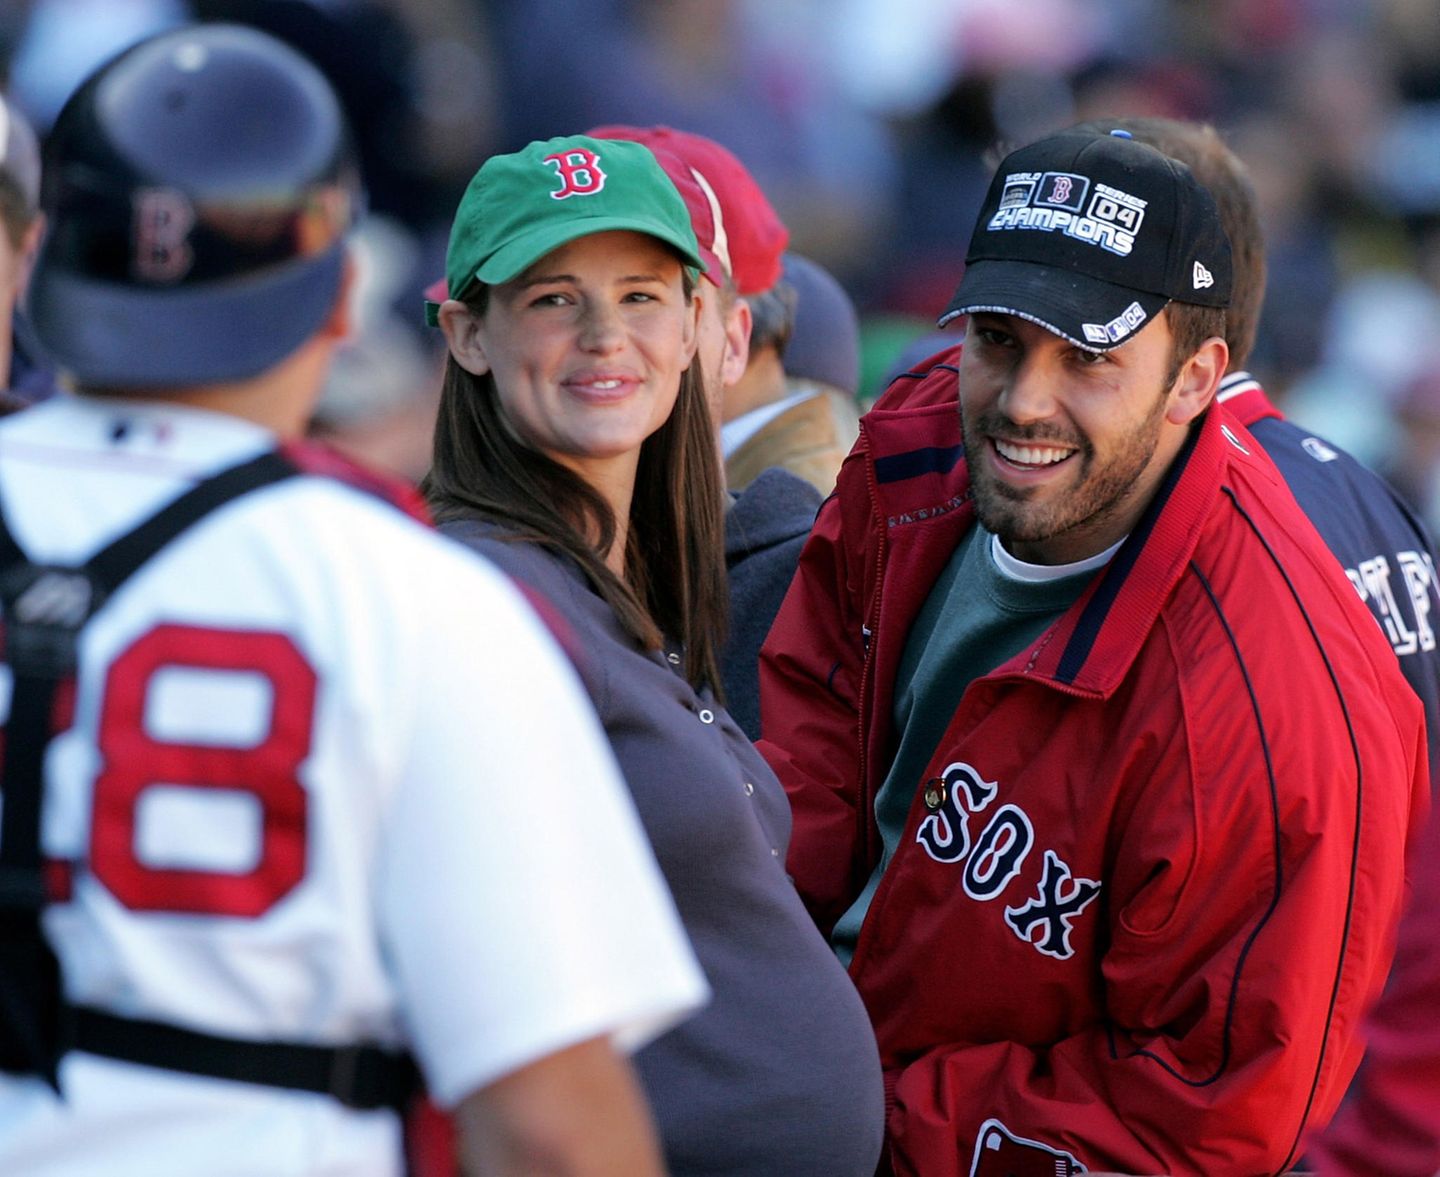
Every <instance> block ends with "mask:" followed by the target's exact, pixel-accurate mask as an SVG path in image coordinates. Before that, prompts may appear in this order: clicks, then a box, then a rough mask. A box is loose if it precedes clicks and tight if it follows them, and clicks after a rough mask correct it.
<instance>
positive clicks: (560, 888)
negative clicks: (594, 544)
mask: <svg viewBox="0 0 1440 1177" xmlns="http://www.w3.org/2000/svg"><path fill="white" fill-rule="evenodd" d="M458 563H459V562H458V561H457V564H458ZM464 563H465V564H466V567H465V568H462V569H461V573H462V574H463V575H455V574H450V575H447V577H446V579H447V580H448V581H449V582H450V583H449V584H448V585H445V586H440V587H439V589H438V591H436V592H432V593H427V594H425V595H426V596H427V597H428V598H430V599H429V600H427V601H425V602H423V603H422V602H419V601H417V602H414V606H413V607H416V608H426V607H429V608H444V609H446V611H447V612H448V613H450V614H452V615H451V616H449V617H447V618H446V619H445V620H446V624H444V625H443V626H442V625H439V624H434V623H438V622H439V621H441V618H438V617H433V616H432V617H430V618H429V621H430V622H432V624H429V625H426V626H424V627H422V628H423V632H421V633H420V637H419V640H420V641H421V642H422V643H424V644H429V643H433V645H431V646H430V648H428V649H425V650H424V651H423V654H422V656H421V657H419V658H417V659H416V662H418V663H419V664H421V665H422V666H425V665H428V669H426V670H425V671H424V673H423V674H422V675H421V676H420V678H421V681H419V682H417V683H415V684H413V686H414V689H415V696H414V698H413V699H407V700H405V702H404V707H405V709H406V714H408V715H409V716H410V717H411V718H412V719H413V725H414V726H413V737H412V740H411V746H410V756H409V770H408V772H407V774H406V779H405V780H404V781H402V783H401V785H400V788H399V790H398V791H397V793H396V794H395V796H394V797H393V799H392V801H391V804H390V807H389V813H388V814H387V815H386V818H385V820H384V822H383V824H382V828H381V832H380V837H381V839H382V845H381V847H380V851H379V862H380V872H379V879H378V884H377V885H378V888H379V890H378V896H377V903H378V906H379V912H378V916H379V922H380V929H381V935H382V940H383V944H384V946H385V950H386V952H387V953H388V954H389V955H390V957H391V958H392V962H393V968H394V971H395V974H396V985H397V988H398V991H399V994H400V1003H401V1010H402V1017H403V1019H404V1021H405V1022H406V1025H407V1028H408V1031H409V1035H410V1038H411V1041H412V1045H413V1047H414V1050H415V1052H416V1055H417V1057H418V1060H419V1062H420V1066H421V1069H422V1071H423V1072H424V1073H425V1076H426V1079H427V1081H428V1083H429V1087H430V1092H431V1094H432V1096H433V1097H434V1098H435V1100H436V1101H437V1102H438V1103H440V1104H441V1105H442V1106H447V1107H448V1106H453V1105H455V1104H457V1103H458V1102H459V1101H460V1100H462V1099H463V1098H464V1097H466V1096H467V1095H469V1094H470V1093H471V1092H472V1091H475V1090H477V1089H479V1088H481V1087H484V1086H486V1085H487V1084H489V1083H491V1082H493V1081H494V1080H496V1079H498V1078H500V1077H501V1076H503V1075H504V1074H506V1073H508V1072H510V1071H512V1070H515V1069H518V1068H520V1067H522V1066H525V1065H527V1064H528V1063H531V1062H534V1061H536V1060H538V1059H540V1058H542V1057H544V1056H545V1055H547V1054H551V1053H553V1052H555V1051H557V1050H560V1049H563V1048H565V1047H567V1046H571V1045H574V1044H575V1043H577V1042H580V1041H584V1040H585V1039H587V1038H591V1037H595V1036H597V1035H601V1034H607V1033H608V1034H610V1035H611V1036H612V1037H613V1039H614V1040H615V1041H616V1042H617V1044H618V1045H619V1046H620V1047H621V1048H623V1049H627V1050H630V1049H635V1048H636V1047H638V1046H640V1045H643V1044H644V1043H645V1042H647V1041H648V1040H649V1039H650V1038H652V1037H653V1036H655V1035H657V1034H658V1033H660V1032H661V1031H663V1030H665V1029H667V1028H669V1027H670V1026H671V1025H673V1024H674V1023H675V1022H676V1021H678V1020H680V1019H681V1018H683V1017H685V1016H687V1015H688V1014H689V1013H690V1012H692V1011H693V1010H695V1009H696V1008H698V1007H699V1006H700V1005H702V1004H703V1003H704V1002H705V1000H706V999H707V998H708V996H709V990H708V987H707V985H706V982H705V980H704V977H703V974H702V973H701V970H700V967H699V965H698V964H697V962H696V961H695V958H694V955H693V953H692V951H691V949H690V946H689V942H688V940H687V939H686V937H685V933H684V930H683V928H682V927H681V924H680V920H679V916H678V914H677V913H676V911H675V907H674V904H673V901H672V900H671V898H670V894H669V891H668V889H667V888H666V885H665V882H664V879H663V878H662V876H661V874H660V870H659V867H658V866H657V865H656V862H655V859H654V856H653V854H652V852H651V850H650V847H649V843H648V841H647V840H646V837H645V834H644V831H643V829H642V827H641V825H640V821H639V818H638V816H637V815H636V813H635V810H634V807H633V804H632V803H631V800H630V796H629V793H628V790H627V789H626V787H625V784H624V782H623V779H622V778H621V775H620V771H619V769H618V767H617V765H616V763H615V760H614V757H613V755H612V754H611V751H610V747H609V743H608V741H607V740H606V737H605V734H604V732H603V731H602V730H601V728H600V725H599V722H598V720H597V719H596V717H595V714H594V711H593V710H592V709H591V706H590V703H589V700H588V698H587V697H586V695H585V693H584V689H583V687H582V686H581V685H580V682H579V680H578V677H577V676H576V674H575V672H574V670H573V668H572V667H571V666H570V664H569V662H568V661H567V660H566V659H565V658H564V656H563V655H562V654H561V652H560V651H559V649H558V648H557V646H556V644H555V643H554V641H553V640H552V638H551V637H550V635H549V633H548V632H547V631H546V630H545V629H544V627H543V626H542V624H541V623H540V622H539V621H538V619H537V618H536V617H535V615H534V613H533V611H532V610H531V609H530V608H529V606H528V605H527V604H526V603H525V602H524V600H523V598H522V597H521V595H520V594H519V592H518V591H517V590H516V589H515V588H514V587H513V586H512V585H510V584H509V582H508V581H506V580H505V579H504V578H503V577H502V576H501V575H500V574H499V573H498V572H496V571H495V570H494V569H493V568H491V567H490V566H489V565H486V564H483V563H481V562H480V561H478V560H472V559H470V558H469V557H468V556H467V557H466V559H465V561H464ZM448 571H449V569H448V566H447V572H448ZM437 631H443V633H439V634H438V640H437ZM412 632H413V631H412ZM427 635H429V636H428V637H427Z"/></svg>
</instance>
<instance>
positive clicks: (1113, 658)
mask: <svg viewBox="0 0 1440 1177" xmlns="http://www.w3.org/2000/svg"><path fill="white" fill-rule="evenodd" d="M1230 269H1231V263H1230V256H1229V250H1228V247H1227V245H1226V242H1225V238H1224V234H1223V231H1222V229H1221V226H1220V220H1219V215H1218V212H1217V211H1216V209H1215V205H1214V202H1213V200H1212V199H1211V198H1210V196H1209V195H1208V194H1207V193H1206V192H1205V190H1204V189H1203V188H1202V187H1200V186H1199V185H1198V184H1197V183H1196V182H1195V180H1194V178H1193V176H1192V175H1191V174H1190V172H1189V171H1188V169H1186V168H1185V167H1184V166H1183V165H1180V164H1178V163H1175V162H1174V161H1171V160H1169V159H1167V158H1166V157H1165V156H1163V155H1161V154H1160V153H1158V152H1156V151H1155V150H1153V149H1152V148H1149V147H1146V146H1144V145H1141V144H1138V143H1135V142H1133V141H1132V140H1130V139H1129V138H1127V137H1123V136H1110V135H1094V134H1088V133H1067V134H1061V135H1056V136H1052V137H1050V138H1047V139H1044V140H1041V141H1040V142H1038V143H1036V144H1033V145H1031V146H1029V147H1026V148H1023V149H1021V150H1020V151H1017V152H1015V153H1013V154H1012V155H1010V156H1009V157H1007V159H1006V160H1005V161H1004V162H1003V163H1002V164H1001V166H1000V170H999V172H998V174H997V175H996V177H995V179H994V181H993V183H992V185H991V188H990V191H989V193H988V195H987V198H986V201H985V204H984V206H983V208H982V211H981V214H980V219H979V221H978V223H977V226H976V230H975V233H974V236H973V238H972V241H971V247H970V252H969V256H968V258H967V269H966V273H965V277H964V279H963V281H962V282H961V284H960V288H959V291H958V292H957V295H956V297H955V300H954V302H953V303H952V304H951V307H950V308H949V310H948V311H947V314H946V319H947V320H948V319H949V318H952V317H954V316H956V315H962V314H963V315H969V316H970V320H969V324H968V329H967V334H966V341H965V344H964V346H963V349H961V350H960V351H959V352H958V354H957V353H955V352H950V353H945V354H943V355H942V356H940V357H939V358H938V360H937V361H936V362H935V363H934V364H933V366H932V367H931V368H930V370H929V371H928V372H925V373H913V374H909V375H906V376H903V377H901V378H900V379H899V380H898V381H897V382H896V384H895V385H894V386H892V388H891V389H890V390H889V392H887V393H886V395H885V396H884V397H882V398H881V401H880V402H879V404H877V406H876V409H875V410H874V411H872V413H871V414H870V416H869V417H868V418H867V422H866V426H865V429H864V431H863V433H862V437H861V441H860V444H859V446H858V447H857V451H856V454H855V457H854V458H853V459H852V460H851V461H848V462H847V463H846V465H845V467H844V468H843V469H842V472H841V478H840V481H839V484H838V485H837V488H836V495H835V496H834V498H832V499H831V500H830V501H829V502H827V503H826V505H825V506H824V507H823V508H822V510H821V514H820V517H819V519H818V520H817V524H816V530H815V533H814V534H813V535H812V538H811V540H810V543H809V544H808V545H807V547H806V550H805V552H804V554H803V556H802V558H801V564H800V569H799V571H798V573H797V577H796V582H795V584H794V585H793V586H792V588H791V591H790V593H789V595H788V596H787V598H786V601H785V604H784V606H783V607H782V609H781V612H780V615H779V617H778V618H777V621H776V624H775V628H774V630H773V631H772V633H771V636H770V638H769V640H768V642H767V644H766V649H765V653H764V662H763V665H762V697H763V710H764V723H765V734H766V738H767V741H766V743H765V744H764V745H762V746H763V747H764V748H765V750H766V751H767V754H768V755H769V757H770V759H771V763H772V764H773V765H774V766H775V767H776V769H777V771H778V772H779V773H780V775H781V778H782V780H784V781H785V784H786V787H787V791H788V792H789V794H790V797H791V801H792V804H793V806H794V808H795V833H794V837H793V839H792V843H791V854H790V862H789V865H790V870H791V873H792V874H793V875H794V877H795V879H796V884H797V886H798V887H799V888H800V890H801V892H802V894H803V895H805V897H806V899H807V901H808V903H809V904H810V906H811V910H812V911H813V912H814V914H815V915H816V918H817V920H818V921H819V922H820V924H821V926H822V928H823V929H824V930H825V931H826V932H827V933H829V934H831V935H832V939H833V941H834V942H835V944H836V947H837V950H838V951H840V952H841V953H842V955H844V956H845V957H846V958H847V959H849V960H850V971H851V976H852V977H853V979H854V980H855V982H856V985H857V987H858V988H859V990H860V992H861V994H862V996H863V997H864V998H865V1001H866V1003H867V1006H868V1008H869V1009H870V1012H871V1015H872V1018H873V1019H874V1022H875V1027H876V1033H877V1036H878V1038H879V1042H880V1048H881V1060H882V1063H883V1064H884V1066H885V1068H886V1080H887V1091H888V1092H889V1094H890V1096H891V1111H890V1115H889V1121H888V1128H889V1141H890V1144H889V1155H890V1160H891V1163H892V1165H893V1167H894V1169H895V1171H896V1172H897V1173H903V1174H912V1173H923V1174H925V1175H926V1177H931V1175H936V1177H944V1175H945V1174H952V1173H969V1174H972V1175H973V1174H991V1173H1009V1172H1022V1171H1035V1172H1040V1171H1043V1172H1045V1173H1047V1174H1049V1173H1069V1172H1079V1171H1084V1170H1089V1171H1094V1170H1097V1169H1111V1170H1119V1171H1126V1172H1132V1173H1156V1172H1165V1173H1168V1174H1173V1175H1176V1177H1183V1175H1192V1174H1213V1173H1220V1172H1234V1173H1260V1172H1278V1171H1280V1170H1282V1169H1284V1168H1285V1167H1287V1165H1288V1164H1289V1163H1291V1161H1293V1159H1294V1157H1295V1156H1296V1155H1297V1153H1298V1149H1299V1146H1300V1142H1301V1139H1302V1137H1303V1134H1304V1133H1305V1132H1306V1131H1307V1129H1308V1128H1309V1127H1310V1126H1311V1125H1312V1124H1314V1123H1319V1122H1323V1121H1324V1120H1325V1119H1326V1118H1328V1117H1329V1115H1330V1114H1331V1113H1332V1112H1333V1110H1334V1108H1335V1105H1336V1104H1337V1102H1338V1101H1339V1099H1340V1096H1341V1093H1342V1092H1343V1090H1344V1087H1345V1085H1346V1083H1347V1082H1348V1081H1349V1077H1350V1075H1351V1074H1352V1073H1353V1071H1354V1069H1355V1066H1356V1063H1357V1062H1358V1059H1359V1055H1360V1044H1359V1040H1358V1038H1357V1035H1356V1024H1355V1023H1356V1020H1357V1017H1358V1013H1359V1010H1360V1009H1361V1008H1362V1007H1363V1005H1364V1003H1365V1002H1366V1001H1367V1000H1368V999H1369V998H1370V997H1372V996H1373V995H1374V994H1375V993H1376V992H1378V990H1379V988H1380V985H1381V982H1382V980H1383V977H1384V973H1385V969H1386V967H1387V965H1388V963H1389V948H1388V945H1389V944H1390V942H1391V939H1390V938H1391V935H1392V930H1393V928H1394V926H1395V922H1396V916H1397V913H1398V910H1399V906H1400V902H1401V897H1402V891H1403V880H1402V877H1401V874H1402V872H1401V867H1400V863H1401V860H1402V857H1403V852H1404V848H1405V844H1406V840H1407V837H1408V836H1409V834H1410V831H1411V830H1412V828H1413V825H1414V822H1415V814H1416V813H1417V812H1419V811H1421V810H1422V809H1423V807H1424V805H1425V802H1426V791H1427V773H1426V764H1425V750H1424V726H1423V718H1422V715H1421V708H1420V704H1419V702H1418V700H1417V699H1416V698H1415V696H1414V694H1413V692H1411V691H1410V689H1409V688H1408V686H1407V685H1406V684H1405V682H1404V680H1403V678H1402V677H1401V676H1400V674H1399V671H1398V669H1397V667H1396V663H1395V659H1394V657H1393V655H1392V654H1391V653H1390V651H1389V649H1388V647H1387V645H1386V643H1385V642H1384V640H1383V638H1382V636H1381V635H1380V633H1379V632H1378V630H1377V629H1376V627H1375V624H1374V622H1373V621H1372V620H1371V618H1370V616H1369V614H1368V613H1367V612H1366V610H1365V608H1364V606H1363V605H1362V604H1361V603H1360V601H1359V600H1358V599H1357V597H1356V595H1355V593H1354V591H1353V589H1352V588H1351V587H1350V585H1349V584H1348V582H1347V581H1346V580H1345V578H1344V577H1343V575H1342V574H1341V571H1340V569H1339V568H1338V566H1337V565H1336V564H1335V561H1334V560H1333V558H1332V557H1331V556H1330V555H1329V553H1328V552H1327V551H1326V550H1325V549H1324V546H1323V543H1322V541H1321V540H1320V539H1319V537H1318V536H1317V535H1316V534H1315V532H1314V529H1313V528H1312V527H1311V526H1310V525H1309V523H1308V522H1307V521H1306V520H1305V518H1304V516H1303V514H1302V513H1301V512H1300V509H1299V508H1298V506H1297V505H1296V504H1295V502H1294V499H1293V497H1291V496H1290V494H1289V492H1288V491H1286V489H1285V487H1284V484H1283V481H1282V480H1281V478H1280V476H1279V474H1278V472H1277V471H1276V470H1275V468H1274V466H1273V464H1272V463H1271V462H1270V461H1269V459H1268V458H1266V457H1265V455H1264V454H1263V453H1262V452H1261V451H1259V449H1258V448H1257V447H1256V446H1255V445H1254V444H1253V442H1252V441H1250V439H1248V438H1247V437H1246V436H1245V434H1244V431H1243V429H1241V428H1240V427H1239V426H1238V424H1237V423H1234V422H1233V420H1232V419H1231V418H1229V417H1228V414H1227V413H1226V412H1225V410H1224V409H1223V408H1220V407H1216V406H1214V405H1213V403H1212V402H1213V400H1214V396H1215V393H1216V391H1217V389H1218V388H1219V386H1220V383H1221V379H1222V377H1223V374H1224V372H1225V369H1226V366H1227V360H1228V352H1227V348H1226V345H1225V342H1224V340H1223V338H1221V335H1222V333H1223V331H1224V314H1223V308H1224V306H1225V305H1226V303H1227V302H1228V301H1229V294H1230V285H1231V273H1230ZM957 380H958V389H959V403H958V411H957V403H956V387H957ZM857 752H858V759H857ZM1027 1166H1033V1170H1032V1169H1029V1168H1027Z"/></svg>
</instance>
